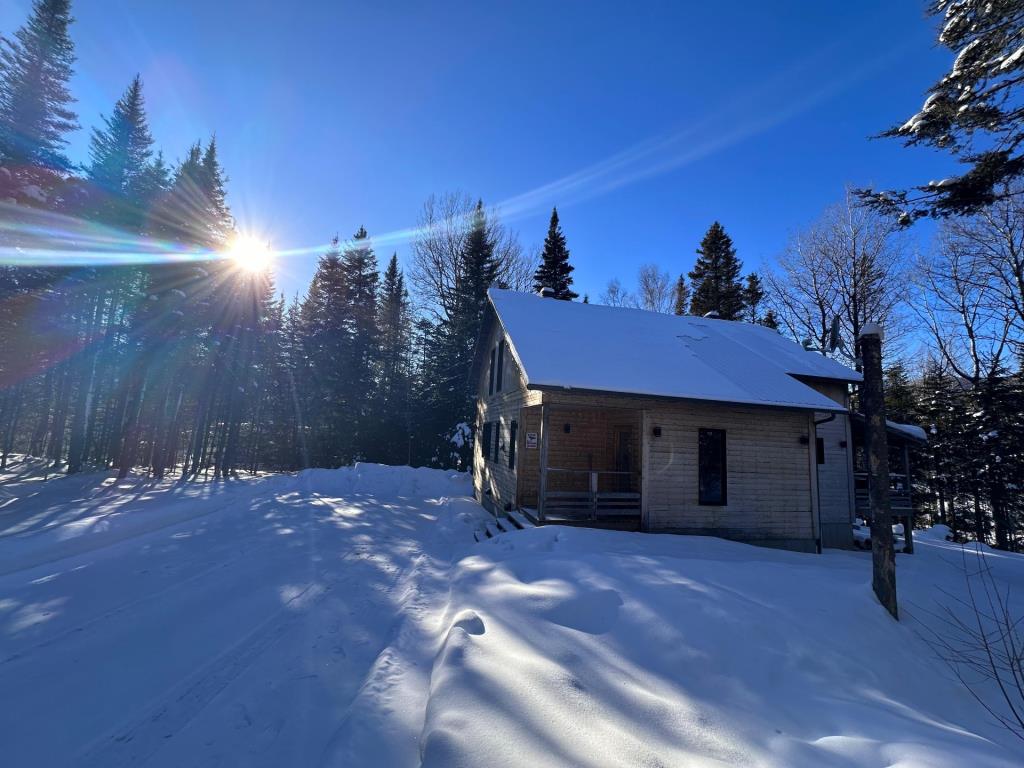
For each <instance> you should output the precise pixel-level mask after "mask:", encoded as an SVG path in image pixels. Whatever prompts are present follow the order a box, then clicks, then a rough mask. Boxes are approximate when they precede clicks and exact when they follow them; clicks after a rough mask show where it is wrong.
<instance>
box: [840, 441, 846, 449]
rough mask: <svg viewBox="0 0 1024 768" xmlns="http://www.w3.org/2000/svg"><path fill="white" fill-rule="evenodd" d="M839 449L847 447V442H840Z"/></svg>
mask: <svg viewBox="0 0 1024 768" xmlns="http://www.w3.org/2000/svg"><path fill="white" fill-rule="evenodd" d="M839 447H840V448H845V447H846V441H845V440H840V441H839Z"/></svg>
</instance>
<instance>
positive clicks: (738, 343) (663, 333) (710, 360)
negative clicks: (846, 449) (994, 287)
mask: <svg viewBox="0 0 1024 768" xmlns="http://www.w3.org/2000/svg"><path fill="white" fill-rule="evenodd" d="M489 296H490V300H491V304H492V306H493V307H494V310H495V312H496V313H497V315H498V319H499V321H500V322H501V325H502V326H503V327H504V329H505V332H506V333H507V334H508V338H509V343H510V346H511V348H512V352H513V354H514V355H515V356H516V358H517V360H518V361H519V363H520V365H521V366H522V369H523V373H524V375H525V376H526V380H527V383H528V385H529V386H530V387H531V388H544V387H563V388H573V389H587V390H595V391H600V392H616V393H625V394H636V395H652V396H657V397H678V398H686V399H696V400H712V401H717V402H728V403H745V404H751V405H769V406H779V407H786V408H806V409H809V410H818V411H841V410H843V408H842V406H840V405H839V404H838V403H836V402H835V401H834V400H832V399H830V398H828V397H826V396H825V395H822V394H820V393H819V392H817V391H816V390H814V389H813V388H812V387H810V386H808V385H807V384H804V383H802V382H801V381H799V380H797V379H796V378H794V377H796V376H801V377H806V378H813V379H826V380H827V379H831V380H836V381H860V379H861V376H860V374H859V373H857V372H856V371H854V370H852V369H850V368H847V367H846V366H845V365H841V364H840V363H837V362H836V361H835V360H830V359H828V358H826V357H824V356H823V355H821V354H819V353H817V352H808V351H806V350H805V349H804V348H803V347H801V346H800V345H799V344H797V343H795V342H792V341H789V340H788V339H786V338H784V337H782V336H781V335H780V334H778V333H776V332H775V331H773V330H771V329H770V328H765V327H763V326H760V325H752V324H750V323H740V322H733V321H728V320H712V319H708V318H703V317H689V316H681V317H680V316H676V315H667V314H662V313H659V312H647V311H644V310H640V309H627V308H624V307H605V306H600V305H596V304H582V303H579V302H572V301H559V300H557V299H548V298H541V297H539V296H536V295H533V294H528V293H519V292H516V291H507V290H499V289H491V290H490V292H489Z"/></svg>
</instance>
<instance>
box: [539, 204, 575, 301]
mask: <svg viewBox="0 0 1024 768" xmlns="http://www.w3.org/2000/svg"><path fill="white" fill-rule="evenodd" d="M572 272H573V266H572V264H570V263H569V249H568V248H567V247H566V245H565V235H564V234H562V227H561V225H560V224H559V222H558V209H557V208H552V209H551V222H550V223H549V224H548V234H547V237H545V238H544V250H543V251H541V256H540V265H539V266H538V267H537V271H536V273H534V275H533V289H534V290H535V291H540V290H541V289H542V288H550V289H551V290H552V291H554V298H556V299H563V300H566V301H572V300H574V299H576V298H578V297H579V294H578V293H575V292H574V291H573V290H572V288H571V286H572Z"/></svg>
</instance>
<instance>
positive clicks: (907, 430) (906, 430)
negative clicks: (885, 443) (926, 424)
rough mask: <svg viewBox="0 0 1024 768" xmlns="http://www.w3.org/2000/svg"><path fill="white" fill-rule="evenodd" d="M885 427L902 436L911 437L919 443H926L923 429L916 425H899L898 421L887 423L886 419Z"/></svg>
mask: <svg viewBox="0 0 1024 768" xmlns="http://www.w3.org/2000/svg"><path fill="white" fill-rule="evenodd" d="M885 425H886V427H888V428H889V429H895V430H896V431H897V432H902V433H903V434H904V435H907V436H908V437H912V438H914V439H915V440H917V441H918V442H920V443H927V442H928V433H927V432H925V431H924V428H922V427H919V426H917V424H901V423H900V422H898V421H889V420H888V419H887V420H886V422H885Z"/></svg>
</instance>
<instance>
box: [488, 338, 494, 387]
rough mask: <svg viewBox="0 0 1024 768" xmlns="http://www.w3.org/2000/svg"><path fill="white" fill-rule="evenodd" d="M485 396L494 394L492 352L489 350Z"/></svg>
mask: <svg viewBox="0 0 1024 768" xmlns="http://www.w3.org/2000/svg"><path fill="white" fill-rule="evenodd" d="M487 394H488V395H493V394H494V350H493V349H492V350H491V364H490V365H489V366H488V367H487Z"/></svg>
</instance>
